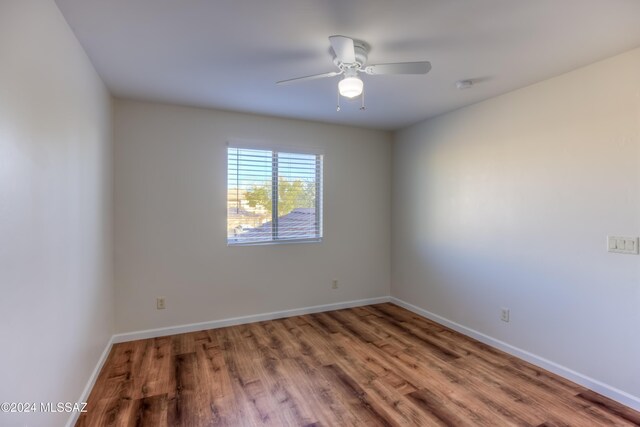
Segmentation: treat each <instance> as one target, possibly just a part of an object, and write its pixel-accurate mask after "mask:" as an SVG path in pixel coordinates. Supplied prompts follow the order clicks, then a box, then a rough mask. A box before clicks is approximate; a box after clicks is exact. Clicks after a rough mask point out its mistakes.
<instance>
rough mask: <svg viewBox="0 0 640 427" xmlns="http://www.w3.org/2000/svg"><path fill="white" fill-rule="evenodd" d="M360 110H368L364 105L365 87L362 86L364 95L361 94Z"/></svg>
mask: <svg viewBox="0 0 640 427" xmlns="http://www.w3.org/2000/svg"><path fill="white" fill-rule="evenodd" d="M360 102H361V104H360V111H364V110H366V108H365V106H364V88H362V95H361V96H360Z"/></svg>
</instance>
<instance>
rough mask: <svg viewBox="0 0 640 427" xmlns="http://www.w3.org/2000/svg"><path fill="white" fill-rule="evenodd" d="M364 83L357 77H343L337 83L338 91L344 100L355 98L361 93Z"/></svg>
mask: <svg viewBox="0 0 640 427" xmlns="http://www.w3.org/2000/svg"><path fill="white" fill-rule="evenodd" d="M363 88H364V83H363V82H362V80H361V79H360V78H358V77H345V78H344V79H342V80H340V82H339V83H338V91H339V92H340V95H342V96H344V97H345V98H355V97H356V96H358V95H360V94H361V93H362V90H363Z"/></svg>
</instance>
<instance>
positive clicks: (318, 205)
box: [225, 141, 325, 246]
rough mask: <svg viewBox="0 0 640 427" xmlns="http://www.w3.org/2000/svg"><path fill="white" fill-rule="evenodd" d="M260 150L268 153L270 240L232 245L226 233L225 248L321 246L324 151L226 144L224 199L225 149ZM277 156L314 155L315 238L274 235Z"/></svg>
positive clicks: (227, 156) (276, 215)
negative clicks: (300, 244)
mask: <svg viewBox="0 0 640 427" xmlns="http://www.w3.org/2000/svg"><path fill="white" fill-rule="evenodd" d="M230 149H236V150H260V151H270V152H271V194H272V196H271V203H272V209H271V224H272V229H271V239H270V240H261V241H249V242H232V241H230V240H229V235H228V231H227V235H226V237H225V239H226V241H227V246H261V245H287V244H295V243H321V242H322V241H323V237H324V221H323V217H324V212H323V201H324V188H323V187H324V160H325V159H324V158H325V155H324V152H323V151H322V150H318V149H314V148H300V147H283V146H275V145H272V144H263V143H259V144H256V143H255V142H251V143H249V144H247V143H246V142H244V141H240V142H238V141H230V142H228V143H227V146H226V160H225V161H226V165H227V167H226V197H227V200H228V196H229V150H230ZM279 154H304V155H310V156H315V165H316V168H315V178H314V183H315V200H314V202H315V203H314V205H315V206H314V208H315V224H314V229H315V235H316V237H304V238H281V237H279V236H278V233H279V227H278V222H279V217H278V200H279V179H278V178H279V176H278V169H279V163H278V162H279V158H278V155H279ZM226 224H227V226H228V224H229V209H228V208H227V217H226Z"/></svg>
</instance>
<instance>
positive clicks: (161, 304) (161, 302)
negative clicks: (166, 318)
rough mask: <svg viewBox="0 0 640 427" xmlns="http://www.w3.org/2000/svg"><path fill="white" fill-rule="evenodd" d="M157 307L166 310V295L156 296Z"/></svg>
mask: <svg viewBox="0 0 640 427" xmlns="http://www.w3.org/2000/svg"><path fill="white" fill-rule="evenodd" d="M156 308H157V309H158V310H164V309H165V308H167V307H166V306H165V305H164V297H158V298H156Z"/></svg>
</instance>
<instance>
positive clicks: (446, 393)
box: [77, 304, 640, 426]
mask: <svg viewBox="0 0 640 427" xmlns="http://www.w3.org/2000/svg"><path fill="white" fill-rule="evenodd" d="M87 409H88V413H86V414H82V416H81V417H80V419H79V421H78V423H77V426H134V425H135V426H212V425H225V426H253V425H270V426H311V425H324V426H396V425H415V426H502V425H505V426H508V425H519V426H568V425H571V426H596V425H606V426H630V425H640V413H638V412H635V411H633V410H631V409H629V408H627V407H625V406H623V405H620V404H618V403H616V402H613V401H611V400H609V399H607V398H605V397H603V396H600V395H598V394H596V393H594V392H592V391H589V390H587V389H585V388H583V387H581V386H578V385H576V384H574V383H572V382H569V381H567V380H564V379H562V378H560V377H558V376H556V375H554V374H551V373H549V372H547V371H544V370H542V369H539V368H537V367H535V366H533V365H530V364H528V363H526V362H524V361H522V360H519V359H517V358H514V357H511V356H509V355H507V354H505V353H502V352H500V351H498V350H495V349H493V348H491V347H489V346H486V345H484V344H482V343H479V342H477V341H475V340H473V339H470V338H467V337H465V336H463V335H461V334H459V333H457V332H454V331H452V330H450V329H447V328H445V327H443V326H441V325H438V324H436V323H434V322H431V321H429V320H427V319H425V318H423V317H420V316H418V315H415V314H413V313H411V312H409V311H407V310H404V309H402V308H400V307H398V306H395V305H393V304H379V305H372V306H368V307H359V308H353V309H347V310H338V311H333V312H326V313H319V314H311V315H306V316H297V317H291V318H288V319H281V320H273V321H266V322H259V323H253V324H248V325H241V326H233V327H228V328H221V329H211V330H206V331H200V332H194V333H188V334H181V335H174V336H170V337H162V338H154V339H147V340H140V341H134V342H127V343H122V344H116V345H114V347H113V349H112V350H111V354H110V355H109V358H108V360H107V362H106V363H105V366H104V367H103V369H102V371H101V373H100V376H99V378H98V380H97V382H96V385H95V386H94V388H93V391H92V393H91V396H90V397H89V401H88V408H87Z"/></svg>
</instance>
